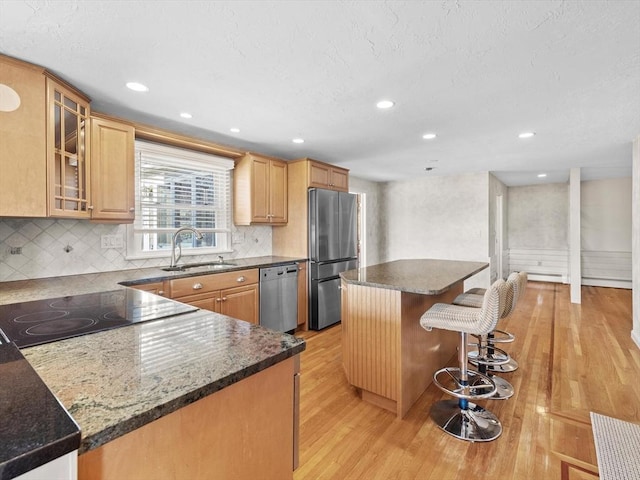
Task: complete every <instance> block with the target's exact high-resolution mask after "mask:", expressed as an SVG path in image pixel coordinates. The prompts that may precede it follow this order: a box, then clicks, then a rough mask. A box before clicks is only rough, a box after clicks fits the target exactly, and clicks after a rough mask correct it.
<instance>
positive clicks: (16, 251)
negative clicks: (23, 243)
mask: <svg viewBox="0 0 640 480" xmlns="http://www.w3.org/2000/svg"><path fill="white" fill-rule="evenodd" d="M9 254H10V255H22V247H11V248H9Z"/></svg>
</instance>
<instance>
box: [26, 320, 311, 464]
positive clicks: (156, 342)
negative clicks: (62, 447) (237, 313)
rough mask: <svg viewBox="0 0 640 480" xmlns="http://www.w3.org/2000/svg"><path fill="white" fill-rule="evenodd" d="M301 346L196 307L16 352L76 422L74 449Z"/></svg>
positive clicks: (167, 410) (302, 344)
mask: <svg viewBox="0 0 640 480" xmlns="http://www.w3.org/2000/svg"><path fill="white" fill-rule="evenodd" d="M304 349H305V342H304V340H302V339H298V338H296V337H294V336H292V335H288V334H286V333H278V332H274V331H271V330H267V329H265V328H263V327H260V326H257V325H252V324H250V323H247V322H244V321H240V320H235V319H232V318H229V317H226V316H224V315H221V314H217V313H213V312H208V311H205V310H198V311H197V312H194V313H188V314H184V315H178V316H175V317H169V318H165V319H161V320H154V321H149V322H145V323H139V324H135V325H132V326H128V327H124V328H117V329H114V330H109V331H105V332H99V333H93V334H90V335H85V336H82V337H76V338H70V339H67V340H61V341H58V342H53V343H48V344H44V345H38V346H35V347H30V348H25V349H23V350H21V352H22V354H23V355H24V357H25V358H26V359H27V360H28V361H29V363H30V364H31V365H32V366H33V368H34V369H35V371H36V372H37V373H38V375H39V376H40V378H41V379H42V380H43V381H44V382H45V383H46V385H47V386H48V387H49V388H50V389H51V390H52V391H53V392H54V393H55V394H56V396H57V397H58V399H59V400H60V401H61V402H62V404H63V405H64V407H65V408H66V409H67V411H68V412H69V413H70V414H71V416H72V417H73V419H74V420H75V421H76V422H77V423H78V425H79V426H80V429H81V430H82V440H81V443H80V449H79V452H78V453H80V454H81V453H83V452H86V451H88V450H91V449H93V448H96V447H99V446H100V445H103V444H104V443H106V442H109V441H110V440H113V439H115V438H117V437H119V436H121V435H124V434H125V433H128V432H131V431H132V430H135V429H136V428H139V427H141V426H142V425H144V424H146V423H149V422H151V421H153V420H155V419H157V418H160V417H162V416H164V415H167V414H168V413H171V412H173V411H175V410H177V409H179V408H181V407H184V406H185V405H188V404H190V403H192V402H195V401H196V400H198V399H200V398H203V397H205V396H207V395H210V394H212V393H214V392H216V391H218V390H221V389H222V388H224V387H226V386H228V385H231V384H233V383H235V382H238V381H240V380H242V379H243V378H246V377H248V376H250V375H253V374H255V373H257V372H259V371H261V370H264V369H266V368H268V367H270V366H272V365H274V364H276V363H278V362H280V361H282V360H284V359H286V358H289V357H292V356H294V355H296V354H298V353H300V352H302V351H303V350H304ZM257 401H258V400H257Z"/></svg>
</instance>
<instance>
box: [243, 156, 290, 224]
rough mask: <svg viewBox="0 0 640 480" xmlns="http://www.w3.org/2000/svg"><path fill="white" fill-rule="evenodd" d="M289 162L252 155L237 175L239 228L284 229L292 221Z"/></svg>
mask: <svg viewBox="0 0 640 480" xmlns="http://www.w3.org/2000/svg"><path fill="white" fill-rule="evenodd" d="M287 171H288V167H287V162H285V161H283V160H280V159H277V158H271V157H266V156H263V155H257V154H254V153H248V154H246V155H245V156H244V157H242V158H241V159H240V160H238V161H237V162H236V165H235V169H234V172H233V187H234V188H233V221H234V223H235V224H236V225H252V224H272V225H284V224H286V223H287V220H288V197H287Z"/></svg>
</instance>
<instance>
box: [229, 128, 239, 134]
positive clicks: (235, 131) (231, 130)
mask: <svg viewBox="0 0 640 480" xmlns="http://www.w3.org/2000/svg"><path fill="white" fill-rule="evenodd" d="M229 131H230V132H233V133H240V129H239V128H236V127H233V128H230V129H229Z"/></svg>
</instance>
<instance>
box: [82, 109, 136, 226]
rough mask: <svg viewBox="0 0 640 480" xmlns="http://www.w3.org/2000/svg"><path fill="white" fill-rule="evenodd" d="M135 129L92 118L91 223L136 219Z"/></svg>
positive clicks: (121, 221) (104, 119)
mask: <svg viewBox="0 0 640 480" xmlns="http://www.w3.org/2000/svg"><path fill="white" fill-rule="evenodd" d="M134 136H135V132H134V128H133V126H132V125H127V124H125V123H122V122H120V121H115V120H113V119H109V118H106V117H102V116H101V117H95V116H92V117H91V190H92V191H91V200H92V205H91V206H90V207H92V208H91V219H92V220H96V221H100V222H117V223H131V222H133V220H134V217H135V185H134V181H135V161H134Z"/></svg>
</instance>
